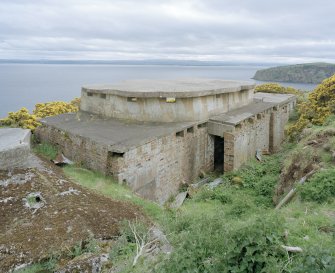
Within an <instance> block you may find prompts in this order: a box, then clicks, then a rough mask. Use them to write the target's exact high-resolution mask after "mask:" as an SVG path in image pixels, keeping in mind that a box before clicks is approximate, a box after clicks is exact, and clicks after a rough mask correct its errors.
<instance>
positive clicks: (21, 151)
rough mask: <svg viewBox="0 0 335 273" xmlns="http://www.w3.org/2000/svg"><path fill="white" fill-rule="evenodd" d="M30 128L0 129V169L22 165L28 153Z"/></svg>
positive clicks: (24, 163)
mask: <svg viewBox="0 0 335 273" xmlns="http://www.w3.org/2000/svg"><path fill="white" fill-rule="evenodd" d="M30 136H31V133H30V130H25V129H19V128H2V129H0V170H7V169H13V168H18V167H22V166H23V165H26V164H27V160H28V158H29V155H30Z"/></svg>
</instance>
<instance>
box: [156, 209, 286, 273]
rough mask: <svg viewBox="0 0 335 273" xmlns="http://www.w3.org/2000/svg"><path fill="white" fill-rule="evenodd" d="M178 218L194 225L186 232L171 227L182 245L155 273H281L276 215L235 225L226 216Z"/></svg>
mask: <svg viewBox="0 0 335 273" xmlns="http://www.w3.org/2000/svg"><path fill="white" fill-rule="evenodd" d="M178 218H181V219H180V220H181V221H183V222H184V221H187V222H189V223H190V224H189V225H187V226H188V227H187V229H185V230H175V229H174V227H175V225H174V224H173V225H172V226H171V228H172V232H175V235H174V241H175V242H178V244H176V248H175V249H174V252H173V253H172V254H171V256H170V258H169V259H166V260H163V261H161V262H160V264H158V266H157V268H156V271H155V272H176V273H178V272H209V273H211V272H223V273H225V272H226V273H228V272H245V273H248V272H273V273H275V272H280V268H281V267H282V260H284V259H283V257H284V256H283V255H284V253H283V251H282V249H281V248H280V245H281V244H282V236H281V234H282V232H283V230H282V225H281V222H280V220H279V219H278V218H277V217H276V216H266V217H257V218H256V217H253V218H252V219H249V220H248V221H245V222H239V221H238V222H234V224H232V222H227V219H225V218H224V216H223V215H222V214H218V215H214V216H208V215H199V216H198V217H194V216H193V217H192V216H186V215H181V216H179V217H178ZM178 221H179V219H177V222H178Z"/></svg>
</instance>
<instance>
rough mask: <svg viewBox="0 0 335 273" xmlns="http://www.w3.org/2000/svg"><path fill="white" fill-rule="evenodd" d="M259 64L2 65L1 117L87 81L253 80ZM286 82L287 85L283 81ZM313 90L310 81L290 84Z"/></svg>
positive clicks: (71, 94) (70, 93) (63, 96)
mask: <svg viewBox="0 0 335 273" xmlns="http://www.w3.org/2000/svg"><path fill="white" fill-rule="evenodd" d="M261 68H264V67H259V66H169V65H167V66H159V65H59V64H0V117H5V116H6V115H7V113H8V112H9V111H17V110H18V109H20V108H21V107H23V106H24V107H26V108H28V109H29V110H32V109H33V108H34V105H35V104H36V103H38V102H47V101H56V100H59V101H70V100H72V99H73V98H75V97H80V88H81V86H82V85H86V84H97V83H116V82H119V81H122V80H128V79H178V78H190V77H200V78H217V79H227V80H228V79H229V80H250V78H251V77H253V76H254V74H255V72H256V70H258V69H261ZM284 85H286V84H284ZM287 85H289V86H292V87H296V88H300V89H304V90H312V89H313V88H314V87H315V85H311V84H287Z"/></svg>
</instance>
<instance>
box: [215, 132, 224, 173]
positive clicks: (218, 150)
mask: <svg viewBox="0 0 335 273" xmlns="http://www.w3.org/2000/svg"><path fill="white" fill-rule="evenodd" d="M223 164H224V138H223V137H219V136H214V170H215V171H217V172H221V173H222V172H223Z"/></svg>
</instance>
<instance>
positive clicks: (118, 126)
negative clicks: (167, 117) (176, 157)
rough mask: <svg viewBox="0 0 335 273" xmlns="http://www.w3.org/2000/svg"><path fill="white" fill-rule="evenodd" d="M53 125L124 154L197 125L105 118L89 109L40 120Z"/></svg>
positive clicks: (193, 123) (192, 123)
mask: <svg viewBox="0 0 335 273" xmlns="http://www.w3.org/2000/svg"><path fill="white" fill-rule="evenodd" d="M41 122H42V124H43V123H45V124H47V125H49V126H52V127H54V128H57V129H60V130H62V131H64V132H67V133H69V134H73V135H79V136H81V137H84V138H88V139H90V140H92V141H94V142H97V143H100V144H103V145H106V146H108V149H109V150H110V151H113V152H119V153H124V152H127V151H128V150H130V149H132V148H135V147H137V146H140V145H143V144H145V143H148V142H150V141H152V140H154V139H155V138H157V137H162V136H166V135H168V134H173V133H175V132H178V131H182V130H184V129H187V128H189V127H192V126H194V125H196V123H195V122H182V123H175V122H169V123H166V122H162V123H156V122H155V123H153V122H134V121H131V122H130V121H124V120H122V121H121V120H118V119H114V118H103V117H101V116H97V115H94V114H90V113H87V112H78V113H68V114H61V115H58V116H53V117H47V118H45V119H42V120H41Z"/></svg>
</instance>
